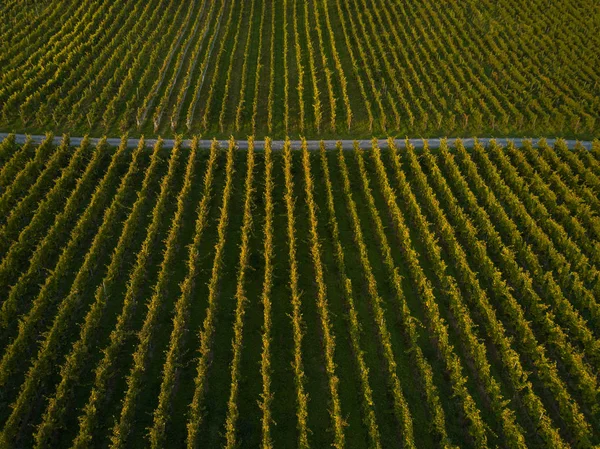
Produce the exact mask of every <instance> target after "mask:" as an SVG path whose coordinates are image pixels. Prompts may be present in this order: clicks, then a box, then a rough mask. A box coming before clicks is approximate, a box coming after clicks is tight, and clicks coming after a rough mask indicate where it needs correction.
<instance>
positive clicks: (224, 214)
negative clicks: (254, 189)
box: [186, 139, 254, 449]
mask: <svg viewBox="0 0 600 449" xmlns="http://www.w3.org/2000/svg"><path fill="white" fill-rule="evenodd" d="M235 149H236V145H235V141H234V140H233V139H230V140H229V148H228V149H227V165H226V166H225V173H226V180H225V188H224V190H223V200H222V203H221V213H220V215H219V225H218V228H217V233H218V236H219V237H218V240H217V242H216V244H215V256H214V258H213V265H212V270H211V276H210V280H209V283H208V307H207V311H206V316H205V317H204V321H203V323H202V329H201V330H200V335H199V346H198V352H199V353H200V357H199V358H198V364H197V367H196V371H197V372H196V377H195V378H194V384H195V388H194V397H193V399H192V402H191V404H190V413H189V418H188V422H187V441H186V445H187V447H188V449H193V448H196V447H197V446H198V437H199V435H200V424H201V423H202V420H203V418H204V416H203V410H202V407H203V405H202V403H203V401H204V394H205V390H206V384H207V382H206V375H207V372H208V368H209V366H210V354H211V350H212V341H213V334H214V332H215V323H214V322H215V316H216V313H217V307H218V300H219V292H218V287H219V281H220V276H221V267H222V265H223V252H224V249H225V243H226V237H227V236H226V234H227V225H228V222H229V203H230V201H231V191H232V184H233V172H234V168H233V167H234V159H235ZM248 154H249V155H250V161H251V162H252V161H253V160H254V159H252V157H253V156H252V149H250V151H249V153H248ZM252 163H253V162H252ZM252 168H253V167H252V166H249V171H248V177H247V178H246V181H247V182H246V187H249V186H251V185H252V184H251V183H252V179H253V178H252V176H253V175H252V174H251V173H252V170H251V169H252ZM248 192H249V191H248ZM250 198H251V197H250ZM249 201H250V200H248V202H249ZM249 207H250V204H248V208H249ZM248 212H249V211H248ZM250 218H251V217H250V216H249V215H246V219H247V220H249V219H250ZM248 226H250V224H247V227H248Z"/></svg>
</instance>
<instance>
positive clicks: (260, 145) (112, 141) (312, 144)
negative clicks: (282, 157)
mask: <svg viewBox="0 0 600 449" xmlns="http://www.w3.org/2000/svg"><path fill="white" fill-rule="evenodd" d="M7 136H8V133H0V142H2V141H3V140H4V139H5V138H6V137H7ZM30 137H31V139H32V140H33V142H34V143H36V144H39V143H41V142H42V141H43V140H44V138H45V136H43V135H32V136H30ZM26 138H27V135H26V134H16V135H15V140H16V142H17V143H18V144H22V143H25V140H26ZM70 139H71V145H79V144H80V143H81V141H82V140H83V137H71V138H70ZM458 139H459V138H454V137H450V138H448V139H447V141H448V145H451V146H452V145H454V142H456V141H457V140H458ZM61 140H62V137H61V136H55V137H54V143H55V144H56V145H58V144H60V142H61ZM99 140H100V139H99V138H97V137H91V138H90V141H91V143H92V144H93V145H95V144H96V143H98V141H99ZM106 140H107V142H108V144H109V145H111V146H118V145H119V144H120V143H121V139H120V138H119V137H111V138H108V139H106ZM441 140H442V139H441V138H431V139H408V141H409V143H410V144H411V145H413V146H414V147H415V148H423V142H424V141H427V142H428V143H429V148H439V146H440V142H441ZM460 140H462V142H463V145H464V146H465V147H467V148H472V147H473V145H474V144H475V141H476V140H478V141H479V142H481V143H482V144H484V145H487V144H488V143H489V142H490V141H492V140H496V142H497V143H498V144H499V145H502V146H505V145H507V144H508V142H511V141H512V142H514V144H515V145H517V146H521V145H522V143H523V142H524V141H527V140H531V141H532V142H533V144H534V145H537V143H538V142H539V140H540V139H539V138H534V139H528V138H520V137H515V138H512V137H510V138H505V137H478V138H461V139H460ZM557 140H558V139H546V141H547V142H548V145H550V146H552V145H554V143H555V142H556V141H557ZM138 142H139V139H128V140H127V144H128V146H130V147H136V146H137V145H138ZM211 142H212V141H211V140H200V148H210V144H211ZM236 142H237V144H238V146H239V148H240V149H242V150H245V149H247V148H248V141H247V140H237V141H236ZM290 142H291V143H292V148H294V149H299V148H300V146H301V141H300V140H291V141H290ZM320 142H321V141H320V140H308V141H307V144H308V149H309V150H318V149H319V144H320ZM323 142H324V143H325V147H326V148H335V145H336V143H337V142H338V141H337V140H323ZM340 142H341V143H342V147H343V148H344V149H352V148H353V147H354V142H358V145H359V146H360V147H361V148H364V149H369V148H371V140H369V139H363V140H340ZM378 142H379V146H380V148H387V140H386V139H379V140H378ZM395 142H396V146H397V147H398V148H404V147H405V146H406V140H405V139H396V141H395ZM565 142H566V143H567V146H568V147H569V148H571V149H573V148H575V145H576V144H577V143H578V142H579V143H580V144H581V145H582V146H583V147H584V148H586V149H588V150H589V149H591V148H592V141H591V140H565ZM155 143H156V139H146V146H147V147H152V146H154V144H155ZM174 144H175V140H174V139H163V146H164V147H165V148H173V145H174ZM191 144H192V141H191V140H190V139H186V140H184V141H183V147H184V148H189V147H190V146H191ZM219 144H220V145H221V147H223V148H226V147H227V145H228V141H227V140H219ZM283 144H284V141H283V140H273V142H272V145H271V147H272V148H273V149H274V150H281V149H282V148H283ZM264 145H265V142H264V140H255V141H254V148H255V149H257V150H262V149H264Z"/></svg>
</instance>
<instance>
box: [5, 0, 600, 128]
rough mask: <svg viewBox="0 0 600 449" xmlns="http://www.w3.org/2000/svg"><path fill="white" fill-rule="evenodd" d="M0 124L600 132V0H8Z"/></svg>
mask: <svg viewBox="0 0 600 449" xmlns="http://www.w3.org/2000/svg"><path fill="white" fill-rule="evenodd" d="M0 14H1V17H2V20H1V23H0V131H5V132H19V133H21V132H29V133H35V134H43V133H44V132H45V131H46V130H49V129H50V130H53V131H54V132H56V133H58V134H62V133H68V134H70V135H73V136H83V135H87V134H91V135H96V136H100V135H109V136H119V135H121V134H124V133H126V132H127V133H129V134H130V135H136V136H139V135H146V136H149V135H162V136H174V135H176V134H178V133H185V134H187V135H196V134H202V135H204V136H209V137H213V136H216V137H221V138H228V137H229V136H230V135H233V136H235V137H236V138H239V139H242V138H246V136H248V135H254V136H257V135H258V136H265V135H268V136H271V137H274V138H284V137H286V136H290V137H294V138H298V137H300V136H305V137H307V138H316V139H322V138H334V139H338V138H348V137H349V138H370V137H371V136H373V135H380V136H399V137H401V138H403V137H405V136H411V137H438V136H449V137H452V136H463V137H464V136H513V137H514V136H547V137H561V136H562V137H577V138H586V139H588V138H592V137H597V136H598V132H599V130H600V72H599V67H600V51H598V49H599V48H600V4H599V3H598V2H597V1H595V0H580V1H574V0H566V1H550V0H532V1H529V2H519V1H516V0H502V1H494V0H463V1H461V2H457V1H455V0H424V1H421V2H415V1H408V2H401V1H397V0H373V1H367V0H307V1H300V0H277V1H267V0H189V1H186V2H181V1H175V0H144V1H142V0H131V1H122V0H121V1H108V0H42V1H33V0H6V1H4V2H2V4H1V5H0Z"/></svg>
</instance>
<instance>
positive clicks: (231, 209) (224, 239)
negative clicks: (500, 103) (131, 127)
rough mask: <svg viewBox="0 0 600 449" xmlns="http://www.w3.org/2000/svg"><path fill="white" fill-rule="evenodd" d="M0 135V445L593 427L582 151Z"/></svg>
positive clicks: (324, 439) (557, 443)
mask: <svg viewBox="0 0 600 449" xmlns="http://www.w3.org/2000/svg"><path fill="white" fill-rule="evenodd" d="M292 3H293V2H290V5H291V4H292ZM360 4H361V0H356V2H355V3H350V4H349V5H348V8H349V11H352V10H353V8H354V7H356V6H358V5H360ZM255 5H258V4H257V3H256V1H255ZM353 5H354V6H353ZM221 6H222V4H215V5H213V8H214V9H212V12H211V11H209V8H210V6H209V5H208V4H207V5H206V8H207V10H206V11H204V12H205V13H206V14H207V15H206V16H205V17H204V18H205V19H206V18H208V17H213V18H214V19H217V14H220V12H221V11H220V10H219V8H220V7H221ZM249 6H250V2H247V3H246V7H247V8H246V10H245V11H246V13H248V14H242V16H241V17H244V19H247V18H248V16H249V15H250V11H249V9H248V7H249ZM264 6H265V8H261V9H259V10H257V11H260V12H261V13H262V14H263V15H264V21H265V22H267V19H268V17H269V13H268V9H266V8H268V6H267V5H264ZM296 6H297V7H298V16H297V18H298V19H299V20H300V22H299V24H302V23H303V20H304V18H303V17H302V16H301V14H302V10H303V9H304V7H303V5H300V4H296ZM321 6H324V5H319V7H321ZM198 9H200V7H198ZM223 11H224V9H223ZM305 12H306V11H305ZM308 12H309V15H310V16H311V17H314V16H313V15H312V13H311V11H310V10H309V11H308ZM322 12H323V9H322V8H321V13H322ZM224 13H225V14H229V11H224ZM289 13H290V18H291V17H292V11H289ZM412 13H415V14H420V13H419V12H418V9H415V10H414V11H413V12H411V14H412ZM239 14H240V12H239V11H234V12H233V16H237V15H239ZM371 14H373V15H372V16H371V18H370V19H369V17H368V15H364V16H363V17H362V20H363V24H364V26H365V30H366V31H370V28H371V26H372V25H371V23H372V24H373V25H377V24H378V23H379V21H380V20H385V17H384V13H383V11H381V16H380V17H377V14H375V13H373V11H371ZM254 18H255V20H256V21H257V23H258V20H259V16H258V12H257V14H255V15H254ZM321 18H323V17H322V16H321ZM336 19H337V18H336ZM347 20H348V19H347ZM354 20H356V26H357V29H362V28H361V27H362V26H363V25H361V24H360V21H359V20H358V19H357V18H355V19H354ZM232 21H233V19H232ZM333 23H335V22H333ZM290 25H291V23H290ZM191 26H193V25H191ZM216 26H217V24H216V23H213V24H212V27H213V28H212V29H208V34H207V36H208V35H210V34H211V33H212V32H214V28H215V27H216ZM265 27H266V28H267V29H268V28H269V27H268V26H266V25H265ZM253 29H254V33H253V35H256V34H257V32H258V29H257V28H254V27H253ZM188 31H191V30H188ZM204 31H205V30H204V29H203V28H202V24H200V25H199V27H198V30H197V33H196V39H199V38H200V36H201V33H202V32H204ZM263 31H265V30H264V29H263ZM292 31H293V30H292V29H291V26H290V32H292ZM298 31H299V34H300V35H302V34H304V33H302V30H301V28H299V29H298ZM309 31H310V32H312V33H315V36H316V30H315V29H314V28H313V29H312V30H309ZM266 33H267V34H268V33H269V31H268V30H266ZM399 33H400V32H399ZM234 34H235V33H231V36H232V38H233V35H234ZM239 36H240V37H241V36H243V38H242V39H241V40H240V42H243V43H244V44H245V43H246V40H245V38H246V36H245V35H244V34H243V32H240V35H239ZM290 36H291V33H290ZM186 37H187V35H186ZM265 37H266V36H265ZM292 38H293V37H292ZM371 38H372V39H374V38H373V36H371ZM387 38H393V36H391V35H388V37H384V36H381V39H382V42H383V40H384V39H387ZM184 39H185V37H184ZM371 42H372V44H373V49H374V50H375V51H377V46H376V43H375V40H372V41H371ZM195 43H196V41H194V43H192V44H191V45H190V48H192V46H193V45H194V44H195ZM313 43H314V44H315V45H317V44H318V40H317V39H315V40H314V41H313ZM232 45H233V41H232V40H230V43H229V46H230V47H231V46H232ZM209 46H210V41H205V42H204V44H202V47H203V49H204V53H206V51H207V50H208V47H209ZM241 46H244V45H243V44H241ZM241 46H240V47H239V48H238V50H239V51H238V52H237V53H238V54H241V51H242V48H241ZM268 48H269V45H268V43H267V41H265V45H264V48H263V50H264V52H265V58H268V56H266V55H268V52H269V50H268ZM366 48H367V47H366V46H365V49H366ZM290 50H292V48H291V46H290ZM325 50H327V49H325ZM314 51H315V60H314V63H315V68H320V61H319V58H318V57H317V56H318V55H317V53H316V51H317V48H316V47H315V48H314ZM327 56H328V57H329V54H328V55H327ZM199 57H201V56H200V55H199ZM225 59H227V58H225ZM248 60H249V61H250V60H252V58H250V57H249V59H248ZM304 62H308V61H303V63H304ZM382 64H383V63H382ZM309 65H310V64H308V65H307V67H309ZM171 73H172V72H171ZM252 75H253V74H252V73H251V72H249V75H248V83H249V84H252V83H253V82H254V79H253V78H252ZM362 75H364V73H362ZM263 81H264V82H262V83H260V85H261V88H260V89H259V91H261V90H262V87H263V86H264V87H265V88H266V85H267V83H268V81H269V79H268V77H265V79H264V80H263ZM296 81H297V80H296V79H292V80H291V83H292V84H294V85H295V82H296ZM305 81H306V80H305ZM332 81H335V80H334V79H333V78H332ZM311 82H312V81H311V80H308V83H309V84H310V83H311ZM319 82H320V81H319ZM352 82H354V81H352ZM309 84H305V87H308V86H309ZM333 85H334V88H337V87H339V85H338V84H337V82H334V83H333ZM279 87H283V86H282V85H279ZM231 92H233V90H231ZM281 92H283V91H281ZM247 98H249V97H247ZM229 105H230V103H228V106H229ZM230 112H232V111H230ZM307 112H308V110H307ZM325 115H326V116H327V113H326V114H325ZM308 116H311V117H312V113H308ZM311 120H312V118H311ZM327 120H328V119H325V120H324V121H323V122H322V125H323V126H326V127H327V126H328V123H327ZM7 142H8V143H6V148H11V150H12V152H13V153H14V155H11V156H8V157H6V158H5V164H4V165H3V167H5V168H6V167H8V169H7V171H6V172H5V173H6V178H5V179H6V182H7V190H6V191H8V192H17V191H18V192H19V196H20V197H21V198H20V199H18V200H16V201H13V202H12V204H11V206H10V207H7V214H6V217H5V220H6V222H5V223H4V225H1V226H0V236H2V238H3V239H2V240H0V243H1V244H2V248H4V249H3V253H2V256H1V262H0V281H1V282H2V283H3V284H2V285H4V286H5V287H2V289H1V290H2V292H3V293H0V303H1V305H2V309H1V312H0V314H1V318H2V322H1V324H2V326H1V327H0V347H1V348H2V351H1V352H0V386H1V387H2V388H0V390H1V391H0V423H1V426H0V441H1V444H2V446H3V447H4V446H6V447H9V448H11V447H36V448H49V447H65V446H69V447H76V448H85V447H89V446H90V445H96V444H99V445H108V446H110V447H129V446H130V445H132V444H137V443H136V441H138V442H141V443H143V444H146V445H148V446H151V447H155V448H162V447H165V446H174V447H178V446H186V447H199V446H205V445H206V446H214V445H219V444H221V445H223V446H226V447H230V448H233V447H240V446H247V445H251V446H254V445H260V446H261V447H263V448H265V449H267V448H272V447H274V446H276V445H278V444H280V443H282V442H284V441H292V442H294V444H296V445H299V446H302V447H310V446H314V445H319V446H320V445H322V444H330V445H332V446H334V447H339V448H341V447H350V446H354V445H359V446H365V447H370V448H374V449H377V448H382V447H387V446H393V445H397V446H402V447H409V448H412V447H417V446H420V445H421V444H427V445H435V446H440V447H445V448H455V447H459V446H461V447H462V446H463V445H473V446H482V447H487V446H490V445H500V446H506V447H515V448H524V447H530V446H540V447H565V448H567V447H595V445H597V444H598V442H600V435H599V434H598V432H597V428H598V412H599V406H598V398H599V397H600V387H599V384H598V367H599V365H598V364H599V360H600V358H599V354H600V346H599V343H598V338H597V335H596V326H595V325H594V319H595V318H594V315H593V314H592V313H590V312H591V310H592V309H590V308H589V307H588V308H586V307H583V306H584V305H585V304H586V303H585V302H583V301H584V300H585V297H582V296H577V294H578V292H579V294H582V293H583V294H586V295H588V298H589V299H590V301H595V302H597V299H596V296H595V292H596V291H597V285H598V284H597V275H596V271H595V270H597V269H598V266H597V265H598V264H597V262H598V260H597V252H596V251H597V249H596V242H595V240H594V229H595V227H594V223H595V221H597V220H596V212H595V211H594V209H593V207H591V206H590V202H588V201H587V200H586V198H585V197H583V196H580V194H581V192H583V190H582V188H585V189H588V191H589V192H590V193H591V192H593V191H594V187H593V183H594V182H593V181H590V180H589V179H590V176H593V175H594V169H595V167H596V165H595V162H596V154H595V153H594V152H593V151H590V152H589V153H585V154H584V153H582V151H583V150H582V149H581V148H577V149H574V150H573V151H572V152H571V153H569V154H564V151H570V150H566V149H562V150H561V149H558V148H555V149H552V148H550V147H547V145H546V144H545V143H544V142H542V143H541V145H540V149H539V152H538V151H537V150H536V149H535V148H533V146H532V145H531V144H530V143H529V142H525V143H524V144H523V146H522V148H516V147H515V146H512V145H510V144H509V145H507V147H506V148H500V147H499V146H498V145H494V144H493V143H492V144H490V146H489V148H486V149H484V148H483V146H481V145H480V144H479V143H477V144H476V146H475V147H474V148H473V149H472V150H471V149H467V148H465V146H464V145H463V143H462V142H461V141H460V140H459V141H458V142H457V143H456V145H455V147H453V148H450V147H449V146H448V144H447V141H445V140H443V141H442V142H441V145H440V148H439V150H438V149H436V150H430V149H429V146H428V144H427V142H424V145H423V149H416V148H414V147H413V146H411V145H410V143H409V142H406V145H405V147H402V148H399V147H398V146H396V145H395V140H394V139H392V138H390V139H388V141H387V144H386V145H385V147H386V148H384V145H380V144H379V143H378V141H376V140H373V141H372V144H371V148H369V149H368V150H363V149H361V148H360V144H359V143H358V142H355V144H354V146H353V151H346V150H345V149H344V148H343V145H342V143H341V142H338V143H337V145H336V148H335V149H332V150H328V149H326V146H327V144H326V142H324V141H322V142H320V146H319V148H318V150H317V151H318V152H317V151H315V152H313V151H310V150H309V148H310V145H309V143H308V141H307V140H304V139H303V140H302V141H301V142H300V143H299V144H298V146H297V147H296V144H294V143H292V141H290V140H289V139H287V140H286V141H285V144H284V147H283V150H282V151H277V150H275V149H273V143H272V141H271V140H270V139H266V140H265V143H264V144H265V149H264V151H262V150H257V143H256V142H255V141H254V139H253V138H252V137H251V138H249V140H248V145H249V147H248V149H247V150H244V151H240V150H238V146H237V144H236V142H235V140H234V139H233V138H230V140H229V141H228V147H227V148H223V149H221V148H220V147H219V143H218V141H217V140H216V139H213V140H212V143H211V146H210V150H204V149H202V148H200V140H199V137H195V138H194V139H193V140H192V142H191V147H190V148H189V149H187V148H184V146H183V140H182V138H181V137H179V138H177V139H176V142H175V143H176V144H175V146H174V148H173V149H172V150H166V149H165V148H164V144H163V141H162V140H161V139H158V140H157V142H156V143H155V144H154V145H153V148H152V149H151V150H150V151H147V150H148V149H147V141H145V140H144V139H141V142H140V143H139V145H137V146H136V147H134V148H127V144H126V140H125V139H124V138H123V139H122V140H121V143H120V144H119V146H118V147H117V148H111V147H109V146H108V144H107V142H106V140H105V139H102V140H100V142H99V143H98V144H97V145H95V146H94V145H92V143H91V141H90V139H87V138H86V139H84V140H83V141H82V143H81V145H79V146H77V147H71V145H70V141H69V138H68V136H65V137H64V138H63V140H62V142H58V143H57V144H56V145H54V144H52V143H51V142H50V140H49V139H48V140H46V141H45V142H43V143H41V144H40V145H34V144H33V142H32V141H31V140H30V141H29V142H28V143H25V144H19V145H17V144H16V142H15V140H14V138H11V137H9V138H8V139H7ZM2 145H3V143H0V148H3V146H2ZM586 151H587V150H586ZM1 154H2V153H1V152H0V155H1ZM584 163H585V164H588V163H589V165H585V166H584V165H582V164H584ZM234 166H235V169H234ZM200 167H202V169H201V168H200ZM0 171H2V169H0ZM200 171H202V173H200ZM34 173H36V174H37V175H36V176H32V175H33V174H34ZM241 173H243V175H241ZM240 175H241V176H240ZM242 178H243V179H242ZM15 185H16V186H19V187H18V189H17V187H13V186H15ZM262 188H264V192H263V194H261V195H258V194H257V192H258V191H259V190H260V189H262ZM217 193H218V195H217ZM215 195H216V196H215ZM0 197H1V196H0ZM298 199H301V203H300V202H298ZM580 205H583V206H586V207H582V208H580V207H579V206H580ZM263 219H264V222H263V224H262V228H261V229H260V231H259V230H258V229H257V228H256V226H255V224H256V223H258V222H259V221H260V220H263ZM21 221H27V224H26V226H24V227H23V229H19V226H18V224H19V222H21ZM542 221H545V222H542ZM207 239H208V240H207ZM238 240H239V244H234V242H235V241H238ZM213 245H214V248H213ZM302 245H304V246H302ZM213 250H214V252H213ZM232 263H233V264H235V267H233V266H230V265H231V264H232ZM564 270H568V273H569V275H570V276H572V277H573V279H571V280H569V279H568V277H567V276H565V275H564V274H563V271H564ZM203 284H206V290H204V287H203ZM576 287H577V288H579V290H576ZM199 295H200V296H199ZM259 296H260V297H259ZM582 298H583V299H582ZM281 300H283V302H282V301H281ZM587 306H593V302H589V303H587ZM307 329H310V331H309V332H310V333H307ZM309 357H310V360H309ZM314 357H317V359H313V358H314ZM217 368H218V369H217ZM223 373H226V375H223ZM184 427H185V429H184ZM317 442H318V443H317Z"/></svg>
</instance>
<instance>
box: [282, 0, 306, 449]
mask: <svg viewBox="0 0 600 449" xmlns="http://www.w3.org/2000/svg"><path fill="white" fill-rule="evenodd" d="M286 1H287V0H286ZM283 158H284V173H285V196H284V199H285V210H286V214H287V238H288V257H289V264H290V283H289V286H290V293H291V303H292V314H291V319H292V328H293V334H294V361H293V362H292V366H293V368H294V383H295V387H296V418H297V424H296V426H297V428H298V446H299V447H300V448H301V449H307V448H308V447H310V446H309V442H308V433H309V429H308V424H307V422H306V421H307V417H308V394H307V393H306V375H305V373H304V364H303V362H302V339H303V337H304V332H303V324H302V310H301V308H302V300H301V299H300V290H299V287H298V261H297V259H296V251H297V242H296V217H295V197H294V181H293V179H292V147H291V144H290V142H289V140H286V142H285V145H284V147H283Z"/></svg>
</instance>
